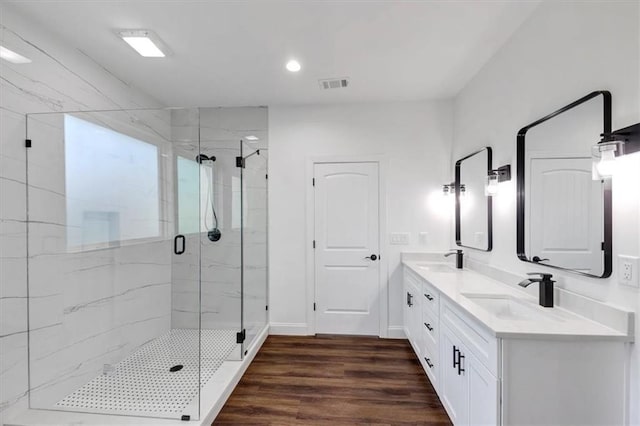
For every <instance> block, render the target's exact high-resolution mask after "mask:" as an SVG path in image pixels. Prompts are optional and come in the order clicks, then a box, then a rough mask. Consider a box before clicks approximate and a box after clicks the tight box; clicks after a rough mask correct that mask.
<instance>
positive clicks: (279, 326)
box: [269, 322, 309, 336]
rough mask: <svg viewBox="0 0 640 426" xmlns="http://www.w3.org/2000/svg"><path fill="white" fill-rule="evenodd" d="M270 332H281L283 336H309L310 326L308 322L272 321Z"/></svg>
mask: <svg viewBox="0 0 640 426" xmlns="http://www.w3.org/2000/svg"><path fill="white" fill-rule="evenodd" d="M269 334H279V335H283V336H308V335H309V326H308V325H307V323H286V322H272V323H271V324H269Z"/></svg>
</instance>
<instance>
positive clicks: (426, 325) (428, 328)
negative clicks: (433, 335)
mask: <svg viewBox="0 0 640 426" xmlns="http://www.w3.org/2000/svg"><path fill="white" fill-rule="evenodd" d="M424 326H425V327H427V330H429V331H433V327H431V324H427V323H426V322H425V323H424Z"/></svg>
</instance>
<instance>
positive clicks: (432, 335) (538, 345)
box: [404, 266, 628, 426]
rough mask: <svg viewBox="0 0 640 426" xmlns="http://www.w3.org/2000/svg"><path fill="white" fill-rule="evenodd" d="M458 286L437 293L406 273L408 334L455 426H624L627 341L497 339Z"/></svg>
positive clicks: (432, 284) (538, 336)
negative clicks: (471, 310)
mask: <svg viewBox="0 0 640 426" xmlns="http://www.w3.org/2000/svg"><path fill="white" fill-rule="evenodd" d="M443 275H444V274H443ZM471 277H472V279H477V278H475V276H473V275H471ZM459 278H460V277H459V276H458V278H457V281H456V280H455V279H452V280H450V281H449V284H446V285H448V286H444V284H440V285H441V286H443V287H442V290H440V289H439V288H438V287H437V285H438V282H437V279H436V278H434V279H433V281H427V279H425V278H423V277H421V276H420V274H418V273H417V272H416V271H414V270H413V269H411V268H410V267H408V266H405V267H404V290H405V310H404V313H405V316H404V318H405V324H404V328H405V333H406V335H407V337H408V339H409V340H410V342H411V345H412V347H413V349H414V351H415V352H416V355H417V356H418V358H419V359H420V362H421V364H422V366H423V368H424V370H425V373H426V374H427V376H428V378H429V380H430V381H431V383H432V385H433V387H434V389H435V390H436V392H437V393H438V396H439V397H440V400H441V402H442V404H443V406H444V407H445V409H446V410H447V413H448V414H449V416H450V418H451V420H452V422H453V423H454V425H456V426H459V425H469V426H485V425H492V426H498V425H509V426H510V425H525V424H537V425H552V424H553V425H577V424H579V425H613V424H624V422H625V420H624V413H625V401H626V397H625V385H624V383H625V374H628V373H627V372H626V370H625V368H626V367H625V365H626V361H625V360H626V356H627V352H626V351H627V349H626V346H625V341H624V340H622V339H617V340H616V339H611V338H608V337H607V336H604V337H598V336H597V335H593V336H591V335H589V336H587V337H586V338H585V335H584V334H583V335H580V337H577V336H576V335H575V333H576V332H578V333H579V331H576V332H571V331H570V332H567V334H558V333H557V331H556V330H551V331H549V332H548V333H549V334H548V335H545V334H543V333H540V332H536V333H535V334H532V332H526V331H525V332H521V331H516V332H514V331H511V332H510V334H508V335H506V336H502V337H497V336H500V334H498V332H496V331H494V330H493V329H492V328H489V326H487V325H486V323H483V322H481V320H479V319H477V318H476V317H474V316H472V315H471V314H470V313H469V312H468V311H467V310H466V308H464V307H463V306H464V305H461V304H459V303H458V301H459V300H460V298H459V297H460V296H456V295H455V293H452V291H454V290H452V288H455V286H456V285H461V284H460V283H461V281H460V280H459ZM444 279H446V278H443V280H444ZM452 285H453V286H454V287H452ZM447 292H448V293H447ZM566 321H573V320H566ZM578 321H580V320H579V319H578ZM561 324H562V323H561ZM585 326H589V323H587V324H585ZM517 327H520V326H517ZM565 327H569V324H565ZM512 329H513V327H512ZM518 330H520V329H519V328H518ZM572 330H579V329H578V328H574V329H572ZM554 333H555V334H554ZM572 333H574V334H572Z"/></svg>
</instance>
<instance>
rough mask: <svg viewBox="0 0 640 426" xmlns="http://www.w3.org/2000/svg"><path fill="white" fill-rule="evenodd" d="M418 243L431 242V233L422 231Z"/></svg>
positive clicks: (422, 244) (425, 243)
mask: <svg viewBox="0 0 640 426" xmlns="http://www.w3.org/2000/svg"><path fill="white" fill-rule="evenodd" d="M418 243H419V244H420V245H421V246H426V245H428V244H429V233H428V232H420V233H419V234H418Z"/></svg>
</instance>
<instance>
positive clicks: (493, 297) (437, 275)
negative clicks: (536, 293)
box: [402, 260, 633, 341]
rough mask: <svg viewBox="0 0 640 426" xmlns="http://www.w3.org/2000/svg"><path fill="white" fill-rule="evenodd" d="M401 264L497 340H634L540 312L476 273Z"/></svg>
mask: <svg viewBox="0 0 640 426" xmlns="http://www.w3.org/2000/svg"><path fill="white" fill-rule="evenodd" d="M402 263H403V264H404V265H405V266H406V267H408V268H409V269H411V270H412V271H413V272H415V273H416V274H417V275H419V276H420V277H422V278H423V279H425V280H426V281H428V282H429V284H431V285H432V286H434V287H435V288H436V289H437V290H439V291H440V293H441V294H442V296H444V297H446V298H447V299H449V300H450V301H451V302H453V303H454V305H455V306H457V307H458V308H460V309H461V310H463V311H465V312H466V313H467V314H469V315H470V316H471V317H473V318H475V319H476V320H477V321H478V322H479V323H481V324H482V325H484V326H485V327H486V328H487V329H488V330H489V331H490V332H491V333H492V334H494V335H495V336H496V337H499V338H519V339H522V338H531V339H535V338H545V339H594V340H622V341H631V340H633V337H632V336H628V335H627V334H624V333H622V332H620V331H618V330H615V329H613V328H610V327H607V326H605V325H603V324H600V323H598V322H596V321H593V320H590V319H587V318H584V317H582V316H579V315H577V314H575V313H573V312H570V311H568V310H566V309H563V308H561V307H557V306H556V307H553V308H544V307H542V306H540V305H539V304H538V298H537V297H532V296H531V295H529V294H528V293H526V292H524V291H520V290H518V289H517V288H513V287H510V286H508V285H506V284H504V283H501V282H499V281H496V280H494V279H491V278H489V277H487V276H485V275H482V274H479V273H477V272H475V271H471V270H468V269H455V267H453V266H452V265H451V264H448V263H439V262H426V261H415V260H403V262H402ZM531 285H532V286H535V287H536V288H537V286H538V284H537V283H533V284H531Z"/></svg>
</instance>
